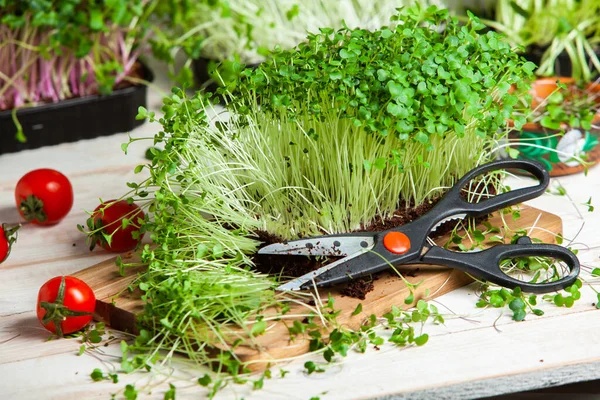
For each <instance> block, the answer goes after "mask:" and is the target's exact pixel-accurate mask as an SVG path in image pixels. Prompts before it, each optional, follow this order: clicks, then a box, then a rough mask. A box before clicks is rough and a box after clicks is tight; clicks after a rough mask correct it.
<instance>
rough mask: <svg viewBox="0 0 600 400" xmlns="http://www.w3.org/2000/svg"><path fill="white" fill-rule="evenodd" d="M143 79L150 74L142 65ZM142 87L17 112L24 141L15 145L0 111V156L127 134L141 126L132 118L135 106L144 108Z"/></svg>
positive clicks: (8, 117) (7, 114)
mask: <svg viewBox="0 0 600 400" xmlns="http://www.w3.org/2000/svg"><path fill="white" fill-rule="evenodd" d="M141 71H142V74H143V79H144V80H146V81H152V80H153V79H154V75H153V74H152V71H150V69H148V67H146V66H145V65H144V64H142V68H141ZM146 92H147V87H146V85H136V86H130V87H127V88H123V89H117V90H115V91H114V92H113V93H111V94H109V95H92V96H86V97H78V98H73V99H68V100H63V101H60V102H57V103H50V104H43V105H40V106H36V107H31V108H23V109H21V110H18V111H17V118H18V120H19V123H20V124H21V126H22V127H23V133H24V134H25V137H26V138H27V141H26V142H25V143H21V142H19V141H18V140H17V139H16V138H15V135H16V133H17V128H16V126H15V123H14V121H13V118H12V111H11V110H8V111H2V112H0V154H4V153H14V152H18V151H21V150H27V149H36V148H39V147H43V146H51V145H55V144H59V143H67V142H76V141H78V140H81V139H92V138H95V137H98V136H107V135H112V134H115V133H120V132H127V131H130V130H132V129H134V128H136V127H137V126H140V125H141V124H143V123H144V121H143V120H141V121H138V120H136V119H135V117H136V115H137V112H138V107H140V106H144V107H145V106H146Z"/></svg>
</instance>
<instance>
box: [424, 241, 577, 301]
mask: <svg viewBox="0 0 600 400" xmlns="http://www.w3.org/2000/svg"><path fill="white" fill-rule="evenodd" d="M531 256H535V257H550V258H553V259H557V260H561V261H563V262H564V263H565V264H567V265H568V266H569V269H570V273H569V275H567V276H565V277H562V278H561V279H559V280H557V281H554V282H544V283H529V282H525V281H520V280H518V279H515V278H513V277H511V276H509V275H507V274H505V273H504V272H503V271H502V269H501V268H500V263H501V262H502V261H503V260H506V259H514V258H517V257H531ZM421 261H422V262H423V263H426V264H436V265H445V266H449V267H452V268H456V269H459V270H461V271H464V272H467V273H469V274H471V275H473V276H474V277H477V278H481V279H485V280H487V281H490V282H492V283H495V284H496V285H499V286H503V287H507V288H511V289H514V288H515V287H517V286H518V287H520V288H521V290H522V291H524V292H529V293H547V292H552V291H556V290H562V289H565V288H566V287H569V286H571V285H572V284H573V283H575V280H576V279H577V276H578V275H579V260H578V259H577V257H576V256H575V254H573V252H572V251H570V250H569V249H567V248H565V247H562V246H558V245H554V244H532V243H531V240H530V239H529V238H528V237H527V236H523V237H521V238H519V240H518V241H517V243H516V244H499V245H497V246H494V247H492V248H489V249H487V250H482V251H478V252H472V253H460V252H455V251H450V250H446V249H444V248H442V247H437V246H433V247H432V248H431V249H429V251H427V252H426V253H425V254H424V255H423V256H422V258H421Z"/></svg>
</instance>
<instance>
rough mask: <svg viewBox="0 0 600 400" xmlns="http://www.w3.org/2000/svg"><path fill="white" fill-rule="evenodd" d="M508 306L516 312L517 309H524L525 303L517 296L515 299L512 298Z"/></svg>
mask: <svg viewBox="0 0 600 400" xmlns="http://www.w3.org/2000/svg"><path fill="white" fill-rule="evenodd" d="M508 308H510V309H511V310H513V311H514V312H517V311H519V310H524V309H525V303H524V302H523V300H521V299H519V298H516V299H514V300H512V301H511V302H510V303H509V304H508Z"/></svg>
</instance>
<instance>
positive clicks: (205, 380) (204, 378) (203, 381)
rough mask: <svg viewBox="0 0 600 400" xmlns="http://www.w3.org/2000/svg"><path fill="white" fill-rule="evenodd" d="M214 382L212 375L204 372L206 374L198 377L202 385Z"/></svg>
mask: <svg viewBox="0 0 600 400" xmlns="http://www.w3.org/2000/svg"><path fill="white" fill-rule="evenodd" d="M211 382H212V379H211V377H210V375H208V374H204V376H202V377H200V378H198V384H199V385H200V386H208V385H210V383H211Z"/></svg>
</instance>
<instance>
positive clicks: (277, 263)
mask: <svg viewBox="0 0 600 400" xmlns="http://www.w3.org/2000/svg"><path fill="white" fill-rule="evenodd" d="M487 190H488V191H489V192H490V193H493V192H494V189H493V187H492V186H489V187H488V188H487ZM463 197H465V196H463ZM440 198H441V197H439V198H436V199H432V200H427V201H425V202H423V203H421V204H418V205H416V206H415V205H413V204H406V203H402V204H400V206H399V207H398V209H397V210H396V211H395V212H394V214H393V215H392V216H390V217H389V218H387V219H379V220H376V221H374V222H372V223H371V224H370V225H369V226H368V227H362V228H361V229H357V230H356V231H357V232H378V231H383V230H387V229H391V228H395V227H398V226H402V225H404V224H407V223H409V222H411V221H414V220H415V219H417V218H419V217H420V216H422V215H424V214H426V213H427V212H429V211H430V210H431V209H432V208H433V206H435V204H436V203H437V202H438V201H439V199H440ZM487 218H488V217H487V216H485V217H479V218H477V219H476V221H477V222H479V221H482V220H486V219H487ZM455 226H456V221H448V222H446V223H444V224H442V225H440V226H439V227H438V228H437V229H436V231H435V232H434V233H433V234H432V238H434V239H435V238H436V237H440V236H443V235H444V234H446V233H448V232H451V231H452V229H454V227H455ZM258 235H259V237H258V239H259V240H260V241H261V242H263V243H264V246H267V245H269V244H272V243H279V242H282V241H283V239H282V238H280V237H279V236H277V235H274V234H271V233H268V232H264V231H260V232H258ZM330 259H331V260H330ZM334 259H336V257H300V256H289V255H273V254H255V255H254V257H253V261H254V264H255V269H256V270H257V271H259V272H262V273H265V274H271V275H281V276H285V277H298V276H302V275H304V274H306V273H308V272H310V271H314V270H316V269H318V268H320V267H322V266H323V265H325V264H327V263H329V262H330V261H333V260H334ZM376 279H377V276H376V275H375V276H372V277H366V278H359V279H355V280H353V281H351V282H350V283H347V284H345V285H344V286H343V287H342V288H341V293H342V294H343V295H345V296H349V297H355V298H358V299H361V300H364V299H365V296H366V294H367V293H369V292H370V291H372V290H373V289H374V284H373V280H376Z"/></svg>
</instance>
